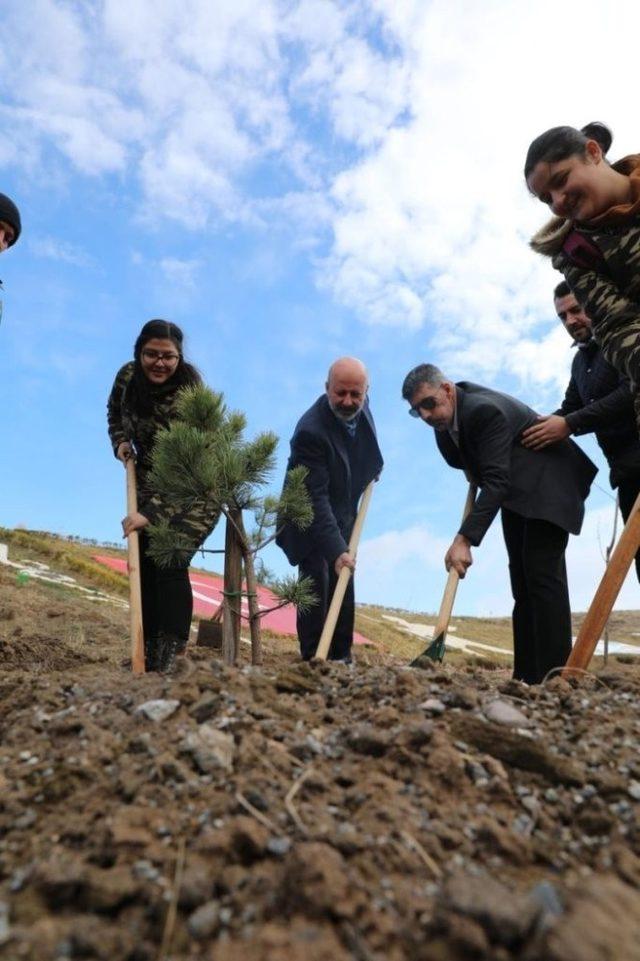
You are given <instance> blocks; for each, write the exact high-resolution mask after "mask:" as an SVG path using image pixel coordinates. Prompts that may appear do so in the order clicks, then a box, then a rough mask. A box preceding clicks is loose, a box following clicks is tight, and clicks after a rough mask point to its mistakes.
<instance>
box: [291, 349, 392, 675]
mask: <svg viewBox="0 0 640 961" xmlns="http://www.w3.org/2000/svg"><path fill="white" fill-rule="evenodd" d="M368 387H369V379H368V375H367V371H366V368H365V366H364V364H363V363H362V362H361V361H359V360H357V359H356V358H354V357H342V358H340V359H339V360H336V361H335V362H334V363H333V364H332V365H331V368H330V370H329V374H328V377H327V383H326V392H325V393H324V394H322V395H321V396H320V397H319V398H318V399H317V400H316V402H315V403H314V404H313V405H312V406H311V407H310V408H309V410H308V411H307V412H306V413H305V414H303V415H302V417H301V418H300V420H299V421H298V424H297V425H296V428H295V431H294V433H293V437H292V438H291V455H290V457H289V463H288V464H287V470H290V469H291V468H293V467H298V466H300V465H303V466H304V467H306V468H307V470H308V474H307V480H306V484H307V489H308V491H309V494H310V496H311V501H312V504H313V522H312V524H311V526H310V527H308V528H307V529H306V530H304V531H301V530H299V529H298V528H296V527H294V526H293V525H291V524H287V525H286V526H285V527H284V529H283V530H282V531H281V532H280V533H279V534H278V537H277V538H276V543H277V544H278V545H279V546H280V547H281V548H282V550H283V551H284V552H285V554H286V555H287V558H288V560H289V562H290V563H291V564H297V565H298V570H299V574H300V576H301V577H309V578H311V580H312V581H313V584H314V590H315V593H316V595H317V596H318V599H319V603H318V604H316V605H314V606H313V607H312V608H310V609H309V610H308V611H306V612H304V613H300V612H298V620H297V629H298V639H299V641H300V653H301V654H302V657H303V658H304V660H309V659H310V658H312V657H313V656H314V654H315V652H316V649H317V647H318V641H319V640H320V634H321V633H322V628H323V626H324V622H325V619H326V616H327V610H328V607H329V604H330V603H331V597H332V596H333V591H334V589H335V585H336V582H337V579H338V575H339V573H340V571H341V570H342V568H343V567H345V566H346V567H349V568H351V570H353V569H354V567H355V562H354V561H353V560H352V559H351V557H350V555H349V553H348V542H349V537H350V535H351V530H352V528H353V524H354V521H355V518H356V514H357V509H358V501H359V499H360V496H361V495H362V493H363V491H364V489H365V487H366V486H367V484H368V483H369V482H370V481H372V480H373V479H374V478H376V477H377V476H378V474H379V473H380V471H381V470H382V455H381V454H380V448H379V447H378V441H377V438H376V430H375V425H374V422H373V417H372V416H371V411H370V410H369V403H368V400H367V390H368ZM354 613H355V611H354V590H353V578H351V579H350V581H349V586H348V588H347V593H346V595H345V599H344V603H343V605H342V609H341V611H340V616H339V618H338V622H337V625H336V630H335V633H334V636H333V641H332V643H331V647H330V649H329V658H330V659H332V660H343V661H347V662H348V661H350V659H351V644H352V641H353V622H354Z"/></svg>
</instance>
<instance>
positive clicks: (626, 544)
mask: <svg viewBox="0 0 640 961" xmlns="http://www.w3.org/2000/svg"><path fill="white" fill-rule="evenodd" d="M638 548H640V494H638V497H637V498H636V501H635V504H634V505H633V507H632V509H631V513H630V514H629V517H628V519H627V523H626V524H625V525H624V529H623V531H622V533H621V534H620V540H619V541H618V543H617V544H616V546H615V548H614V549H613V551H612V554H611V557H610V558H609V563H608V565H607V568H606V570H605V572H604V574H603V577H602V580H601V581H600V585H599V586H598V590H597V591H596V593H595V597H594V598H593V600H592V601H591V605H590V607H589V610H588V611H587V613H586V615H585V618H584V621H583V622H582V626H581V628H580V630H579V632H578V636H577V638H576V642H575V644H574V645H573V650H572V651H571V654H570V655H569V659H568V661H567V663H566V665H565V668H564V670H563V672H562V676H563V677H568V676H570V675H571V673H572V669H573V668H578V669H579V670H586V669H587V667H588V666H589V662H590V661H591V658H592V657H593V652H594V651H595V649H596V645H597V643H598V641H599V640H600V637H601V635H602V632H603V630H604V627H605V624H606V623H607V620H608V618H609V615H610V614H611V610H612V608H613V605H614V604H615V602H616V598H617V596H618V594H619V593H620V588H621V587H622V585H623V583H624V579H625V577H626V576H627V573H628V571H629V568H630V567H631V564H632V563H633V558H634V557H635V555H636V553H637V551H638Z"/></svg>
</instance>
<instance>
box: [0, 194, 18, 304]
mask: <svg viewBox="0 0 640 961" xmlns="http://www.w3.org/2000/svg"><path fill="white" fill-rule="evenodd" d="M21 230H22V223H21V221H20V211H19V210H18V208H17V207H16V205H15V204H14V202H13V200H11V198H10V197H7V195H6V194H0V254H2V253H4V251H5V250H8V249H9V247H13V245H14V244H15V242H16V241H17V239H18V237H19V236H20V231H21ZM2 290H3V287H2V281H1V280H0V291H2ZM1 320H2V300H0V321H1Z"/></svg>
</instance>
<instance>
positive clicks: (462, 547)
mask: <svg viewBox="0 0 640 961" xmlns="http://www.w3.org/2000/svg"><path fill="white" fill-rule="evenodd" d="M402 396H403V397H404V399H405V400H408V401H409V404H410V408H409V413H410V414H412V416H414V417H420V418H421V419H422V420H423V421H424V422H425V423H426V424H428V425H429V426H431V427H433V428H434V429H435V431H436V435H435V437H436V443H437V445H438V449H439V450H440V453H441V454H442V456H443V457H444V459H445V460H446V462H447V463H448V464H449V465H450V466H451V467H455V468H458V469H459V470H464V471H465V473H466V475H467V477H468V478H469V480H470V481H472V482H473V483H474V484H475V485H476V486H477V487H478V488H479V494H478V497H477V499H476V502H475V504H474V506H473V509H472V510H471V513H470V514H469V515H468V517H467V518H466V520H464V521H463V523H462V526H461V527H460V530H459V531H458V533H457V534H456V536H455V537H454V539H453V542H452V544H451V546H450V548H449V550H448V551H447V553H446V555H445V566H446V568H447V570H449V569H450V568H452V567H453V568H454V569H455V570H456V571H457V572H458V574H459V575H460V577H464V576H465V574H466V572H467V569H468V568H469V567H470V566H471V564H472V563H473V558H472V556H471V547H477V546H478V545H479V544H480V542H481V541H482V539H483V537H484V535H485V534H486V532H487V530H488V529H489V527H490V525H491V523H492V521H493V519H494V518H495V516H496V514H497V513H498V511H499V510H500V511H501V514H502V530H503V534H504V541H505V546H506V548H507V554H508V555H509V575H510V578H511V590H512V593H513V599H514V608H513V647H514V664H513V676H514V677H515V678H517V679H519V680H522V681H525V682H526V683H528V684H538V683H540V682H541V681H542V680H543V678H544V677H545V676H546V675H547V673H548V672H549V671H550V670H552V669H553V668H557V667H561V666H562V665H564V663H565V662H566V659H567V657H568V656H569V653H570V651H571V608H570V605H569V590H568V587H567V572H566V566H565V557H564V555H565V550H566V547H567V542H568V540H569V534H578V533H579V531H580V528H581V526H582V519H583V517H584V501H585V499H586V497H587V494H588V493H589V488H590V486H591V481H592V480H593V478H594V476H595V474H596V473H597V469H596V467H595V466H594V464H592V462H591V461H590V460H589V458H588V457H587V456H586V454H584V453H583V452H582V451H581V450H580V448H579V447H578V446H577V445H576V444H574V443H573V441H569V440H563V441H560V442H559V443H557V444H554V445H552V446H550V447H548V448H547V449H545V450H543V451H540V452H534V451H531V450H527V448H525V447H523V446H522V444H521V443H520V438H521V436H522V432H523V430H525V429H526V428H527V427H529V426H531V424H532V423H534V422H535V420H536V417H537V415H536V413H535V411H533V410H532V409H531V408H530V407H527V406H526V404H523V403H521V401H519V400H516V398H515V397H510V396H509V395H508V394H501V393H499V392H498V391H496V390H490V389H489V388H487V387H481V386H480V385H478V384H472V383H470V382H468V381H462V382H460V383H458V384H454V383H452V381H450V380H447V379H446V377H444V375H443V374H442V372H441V371H440V370H438V368H437V367H434V366H433V365H432V364H421V365H420V366H419V367H416V368H414V370H412V371H411V372H410V373H409V374H407V376H406V378H405V380H404V384H403V385H402Z"/></svg>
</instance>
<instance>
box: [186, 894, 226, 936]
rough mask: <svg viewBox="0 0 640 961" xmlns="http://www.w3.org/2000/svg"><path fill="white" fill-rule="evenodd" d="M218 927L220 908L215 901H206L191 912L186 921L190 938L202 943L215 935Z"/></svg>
mask: <svg viewBox="0 0 640 961" xmlns="http://www.w3.org/2000/svg"><path fill="white" fill-rule="evenodd" d="M219 927H220V906H219V905H218V902H217V901H207V902H206V904H202V905H200V907H199V908H196V910H195V911H194V912H193V914H192V915H191V916H190V917H189V920H188V921H187V928H188V929H189V934H190V935H191V937H192V938H195V939H196V940H197V941H204V940H205V938H210V937H211V935H213V934H215V933H216V931H217V930H218V928H219Z"/></svg>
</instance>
